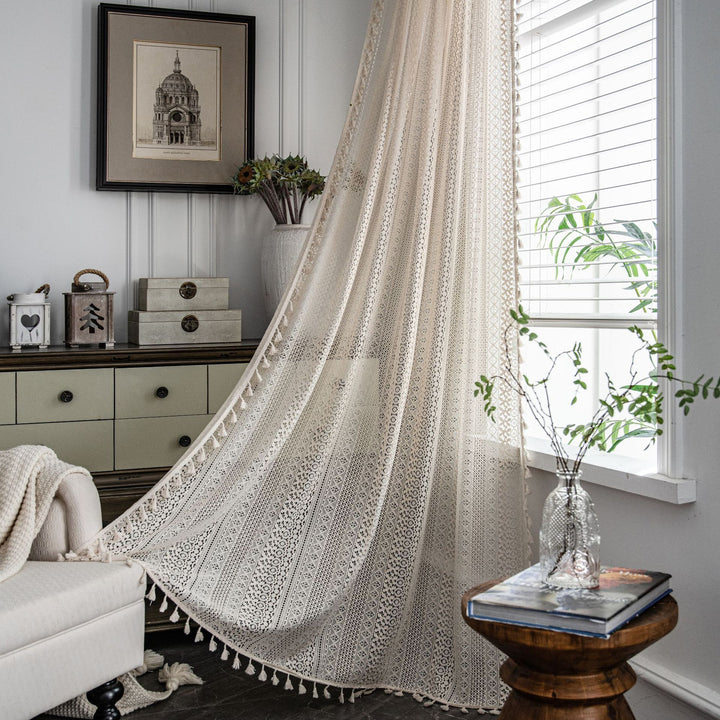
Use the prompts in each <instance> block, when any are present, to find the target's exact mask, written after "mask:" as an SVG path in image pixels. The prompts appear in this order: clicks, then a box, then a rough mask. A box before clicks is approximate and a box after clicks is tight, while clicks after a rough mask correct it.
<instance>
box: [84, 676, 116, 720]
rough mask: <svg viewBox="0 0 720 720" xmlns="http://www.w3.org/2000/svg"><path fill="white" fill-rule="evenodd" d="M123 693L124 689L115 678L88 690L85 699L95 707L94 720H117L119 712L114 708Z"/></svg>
mask: <svg viewBox="0 0 720 720" xmlns="http://www.w3.org/2000/svg"><path fill="white" fill-rule="evenodd" d="M124 692H125V688H124V687H123V684H122V683H121V682H120V681H119V680H118V679H117V678H115V680H110V681H109V682H106V683H103V684H102V685H100V686H99V687H96V688H93V689H92V690H88V693H87V699H88V700H89V701H90V702H91V703H92V704H93V705H95V706H97V710H96V711H95V715H93V718H94V720H118V718H119V717H120V711H119V710H118V709H117V708H116V707H115V704H116V703H117V701H118V700H120V698H121V697H122V696H123V693H124Z"/></svg>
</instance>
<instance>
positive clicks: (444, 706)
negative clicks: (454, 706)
mask: <svg viewBox="0 0 720 720" xmlns="http://www.w3.org/2000/svg"><path fill="white" fill-rule="evenodd" d="M440 709H441V710H444V711H445V712H449V711H450V706H449V705H441V706H440Z"/></svg>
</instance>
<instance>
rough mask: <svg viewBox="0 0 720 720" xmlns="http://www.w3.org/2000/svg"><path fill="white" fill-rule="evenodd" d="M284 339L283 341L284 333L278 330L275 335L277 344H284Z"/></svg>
mask: <svg viewBox="0 0 720 720" xmlns="http://www.w3.org/2000/svg"><path fill="white" fill-rule="evenodd" d="M282 339H283V336H282V333H281V332H280V330H278V331H277V332H276V333H275V342H276V343H280V342H282Z"/></svg>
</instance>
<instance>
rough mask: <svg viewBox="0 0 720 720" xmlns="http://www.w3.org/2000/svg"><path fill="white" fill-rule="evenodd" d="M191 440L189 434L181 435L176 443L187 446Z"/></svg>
mask: <svg viewBox="0 0 720 720" xmlns="http://www.w3.org/2000/svg"><path fill="white" fill-rule="evenodd" d="M191 442H192V439H191V438H190V436H189V435H183V436H182V437H181V438H180V439H179V440H178V445H180V447H188V445H190V443H191Z"/></svg>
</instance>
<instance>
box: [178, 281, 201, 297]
mask: <svg viewBox="0 0 720 720" xmlns="http://www.w3.org/2000/svg"><path fill="white" fill-rule="evenodd" d="M179 292H180V297H181V298H183V299H184V300H192V299H193V298H194V297H195V295H197V285H196V284H195V283H194V282H184V283H183V284H182V285H181V286H180V290H179Z"/></svg>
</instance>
